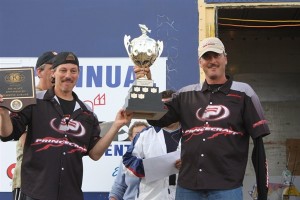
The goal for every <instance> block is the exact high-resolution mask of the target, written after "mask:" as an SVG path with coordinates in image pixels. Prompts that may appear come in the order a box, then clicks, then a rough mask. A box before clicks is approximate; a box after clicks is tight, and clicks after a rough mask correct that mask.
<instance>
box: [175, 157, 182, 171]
mask: <svg viewBox="0 0 300 200" xmlns="http://www.w3.org/2000/svg"><path fill="white" fill-rule="evenodd" d="M175 167H176V169H178V170H180V168H181V160H180V159H178V160H176V161H175Z"/></svg>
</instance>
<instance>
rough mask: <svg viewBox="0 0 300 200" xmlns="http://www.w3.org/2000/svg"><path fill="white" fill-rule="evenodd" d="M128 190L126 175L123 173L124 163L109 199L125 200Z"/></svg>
mask: <svg viewBox="0 0 300 200" xmlns="http://www.w3.org/2000/svg"><path fill="white" fill-rule="evenodd" d="M126 189H127V185H126V183H125V174H124V172H123V163H122V162H121V163H120V166H119V171H118V175H117V176H116V178H115V181H114V184H113V186H112V188H111V191H110V193H109V197H114V198H115V199H117V200H123V196H124V194H125V191H126Z"/></svg>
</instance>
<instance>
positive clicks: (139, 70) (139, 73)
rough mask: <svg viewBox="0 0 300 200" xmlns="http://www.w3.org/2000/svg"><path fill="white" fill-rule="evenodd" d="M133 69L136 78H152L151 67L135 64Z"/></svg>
mask: <svg viewBox="0 0 300 200" xmlns="http://www.w3.org/2000/svg"><path fill="white" fill-rule="evenodd" d="M133 70H134V73H135V78H136V79H139V78H143V77H145V76H146V77H147V79H148V80H152V78H151V71H150V67H140V66H134V67H133Z"/></svg>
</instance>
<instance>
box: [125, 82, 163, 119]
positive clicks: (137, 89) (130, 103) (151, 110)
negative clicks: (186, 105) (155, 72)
mask: <svg viewBox="0 0 300 200" xmlns="http://www.w3.org/2000/svg"><path fill="white" fill-rule="evenodd" d="M124 108H125V110H126V112H130V113H133V118H134V119H149V120H158V119H160V118H161V117H162V116H164V114H166V112H167V109H165V105H164V103H163V102H162V97H161V94H160V93H159V91H158V87H146V86H138V85H133V86H132V87H131V89H130V90H129V94H128V96H127V98H126V101H125V105H124Z"/></svg>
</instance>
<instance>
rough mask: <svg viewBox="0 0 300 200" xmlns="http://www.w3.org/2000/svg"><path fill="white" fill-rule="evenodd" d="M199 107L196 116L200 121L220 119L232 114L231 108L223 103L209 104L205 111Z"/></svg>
mask: <svg viewBox="0 0 300 200" xmlns="http://www.w3.org/2000/svg"><path fill="white" fill-rule="evenodd" d="M201 112H202V108H199V109H198V110H197V112H196V117H197V119H199V120H200V121H218V120H222V119H225V118H227V117H228V116H229V115H230V112H229V109H228V108H227V107H226V106H223V105H208V106H207V107H206V108H205V110H204V112H203V113H201Z"/></svg>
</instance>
